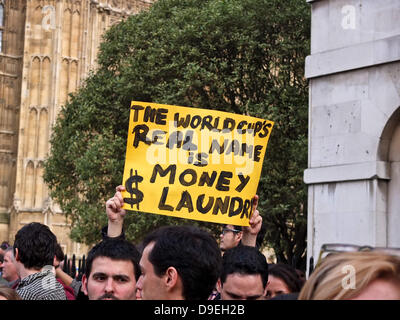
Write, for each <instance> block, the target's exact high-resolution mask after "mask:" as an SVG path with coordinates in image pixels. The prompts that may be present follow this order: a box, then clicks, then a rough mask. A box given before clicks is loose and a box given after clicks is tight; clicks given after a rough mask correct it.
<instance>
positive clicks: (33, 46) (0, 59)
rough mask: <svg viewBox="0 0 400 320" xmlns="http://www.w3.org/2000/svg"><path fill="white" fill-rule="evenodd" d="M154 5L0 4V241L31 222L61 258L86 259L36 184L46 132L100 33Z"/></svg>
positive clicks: (138, 1)
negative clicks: (54, 243) (54, 241)
mask: <svg viewBox="0 0 400 320" xmlns="http://www.w3.org/2000/svg"><path fill="white" fill-rule="evenodd" d="M153 2H154V1H153V0H82V1H78V0H0V241H3V240H7V241H10V242H11V243H12V242H13V239H14V236H15V233H16V232H17V230H18V229H19V228H21V227H22V226H23V225H24V224H27V223H29V222H32V221H36V222H41V223H44V224H46V225H48V226H49V227H50V229H51V230H52V231H53V232H54V233H55V234H56V235H57V238H58V240H59V242H60V244H61V245H62V247H63V249H64V251H65V253H67V254H69V255H70V254H72V253H75V254H78V255H79V254H82V253H85V252H84V251H83V250H86V249H83V247H81V246H80V244H78V243H74V242H72V241H71V240H70V238H69V223H68V221H67V220H66V218H65V216H64V215H63V214H62V212H61V210H60V208H59V207H58V206H57V204H56V203H54V202H53V201H52V200H51V199H50V197H49V192H48V189H47V187H46V185H45V184H44V182H43V179H42V176H43V161H44V160H45V158H46V155H47V153H48V151H49V149H50V145H49V138H50V135H51V128H52V125H53V124H54V122H55V120H56V118H57V115H58V112H59V110H60V107H61V106H62V105H63V104H65V102H66V101H67V100H68V93H71V92H74V91H75V90H76V89H77V88H78V87H79V86H80V84H81V83H82V80H83V79H84V78H85V76H86V75H87V74H88V72H89V71H90V70H91V69H94V68H95V67H96V55H97V50H98V47H99V43H100V41H101V36H102V34H103V33H104V31H105V30H106V29H107V28H108V27H109V26H111V25H112V24H114V23H116V22H118V21H121V19H124V18H126V17H128V16H129V15H131V14H136V13H138V12H139V11H141V10H145V9H148V8H149V7H150V5H151V4H152V3H153ZM82 251H83V252H82Z"/></svg>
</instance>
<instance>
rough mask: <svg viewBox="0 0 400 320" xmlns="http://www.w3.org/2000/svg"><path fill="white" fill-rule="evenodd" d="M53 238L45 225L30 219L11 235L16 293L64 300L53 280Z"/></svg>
mask: <svg viewBox="0 0 400 320" xmlns="http://www.w3.org/2000/svg"><path fill="white" fill-rule="evenodd" d="M56 245H57V238H56V236H55V235H54V233H52V232H51V231H50V229H49V227H47V226H45V225H43V224H41V223H37V222H32V223H29V224H27V225H25V226H24V227H22V228H21V229H20V230H18V232H17V234H16V235H15V241H14V257H15V263H16V268H17V272H18V275H19V277H20V279H21V280H20V283H19V285H18V287H17V289H16V291H17V293H18V294H19V295H20V296H21V298H22V299H25V300H66V296H65V293H64V288H63V287H62V285H61V284H60V283H58V282H57V281H56V278H55V275H54V273H53V259H54V255H55V248H56Z"/></svg>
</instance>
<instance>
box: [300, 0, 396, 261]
mask: <svg viewBox="0 0 400 320" xmlns="http://www.w3.org/2000/svg"><path fill="white" fill-rule="evenodd" d="M307 2H309V3H310V6H311V11H312V28H311V55H310V56H309V57H307V60H306V77H307V78H308V79H309V81H310V82H309V84H310V93H309V160H308V169H307V170H306V171H305V172H304V181H305V183H307V184H308V186H309V187H308V237H307V238H308V248H307V250H308V257H309V258H310V257H311V256H313V257H314V258H316V257H318V253H319V251H320V248H321V245H322V244H324V243H349V244H356V245H371V246H383V247H385V246H391V247H400V232H399V229H398V228H399V226H400V196H399V194H400V23H399V21H400V1H398V0H379V1H376V0H319V1H315V0H307Z"/></svg>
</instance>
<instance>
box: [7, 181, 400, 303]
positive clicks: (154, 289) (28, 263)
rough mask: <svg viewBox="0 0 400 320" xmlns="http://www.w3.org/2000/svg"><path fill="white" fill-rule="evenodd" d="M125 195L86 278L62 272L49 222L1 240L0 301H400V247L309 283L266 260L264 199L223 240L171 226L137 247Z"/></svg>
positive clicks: (347, 262) (341, 263)
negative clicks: (126, 225) (130, 236)
mask: <svg viewBox="0 0 400 320" xmlns="http://www.w3.org/2000/svg"><path fill="white" fill-rule="evenodd" d="M123 190H124V187H123V186H118V187H117V188H116V193H115V195H114V196H113V197H112V198H110V199H109V200H108V201H107V202H106V213H107V217H108V225H107V226H106V227H104V228H103V229H102V230H101V233H102V238H103V240H102V241H101V242H99V243H97V244H96V245H95V246H94V247H93V248H91V249H90V251H89V253H88V256H87V261H86V269H85V272H84V275H83V276H82V279H81V281H80V280H78V279H77V278H73V277H71V276H70V275H69V274H67V273H65V272H64V271H63V270H62V268H61V267H60V266H61V264H62V263H63V259H64V254H63V252H62V249H61V247H60V245H59V244H58V243H57V238H56V236H55V235H54V233H53V232H51V230H50V229H49V228H48V227H47V226H46V225H43V224H41V223H36V222H34V223H30V224H27V225H25V226H23V227H22V228H21V229H20V230H18V232H17V234H16V235H15V239H14V243H13V245H12V246H11V245H10V244H8V243H7V242H3V243H2V244H1V246H0V258H1V260H0V262H1V265H0V268H1V272H2V273H1V283H0V299H3V300H4V299H5V300H82V299H86V300H87V299H89V300H116V299H119V300H297V299H298V300H332V299H394V300H400V258H399V256H398V255H397V252H396V250H391V251H390V252H389V251H385V252H383V250H369V251H362V252H360V251H359V250H354V252H345V253H340V252H335V253H331V254H329V255H328V256H327V257H324V258H323V259H321V261H319V262H318V264H317V266H316V268H315V270H314V272H313V273H312V274H311V276H310V277H309V279H305V276H304V272H301V271H300V270H297V269H295V268H293V267H292V266H290V265H287V264H282V263H277V264H269V263H267V259H266V257H265V255H264V254H263V253H262V252H261V251H260V248H259V246H260V243H261V242H262V234H263V231H262V226H263V223H262V218H261V215H260V214H259V212H258V210H257V205H258V197H257V196H255V199H254V201H253V208H252V209H253V211H252V212H253V214H252V216H251V218H250V224H249V226H248V227H241V226H235V225H224V226H223V228H222V230H221V235H220V239H219V242H218V241H217V240H216V239H215V238H214V237H213V236H212V235H211V234H209V233H208V232H206V231H205V230H202V229H200V228H198V227H194V226H165V227H161V228H158V229H156V230H154V231H153V232H151V233H149V234H148V235H147V236H146V237H145V238H144V240H143V241H142V243H140V245H138V246H137V245H135V244H133V243H131V242H130V241H128V240H126V239H125V235H124V231H123V222H124V217H125V215H126V212H125V210H124V209H123V208H122V207H123V198H122V194H121V192H122V191H123ZM264 231H265V230H264ZM260 235H261V236H260Z"/></svg>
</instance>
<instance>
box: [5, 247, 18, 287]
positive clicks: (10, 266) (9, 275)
mask: <svg viewBox="0 0 400 320" xmlns="http://www.w3.org/2000/svg"><path fill="white" fill-rule="evenodd" d="M2 275H3V278H4V279H6V280H7V281H14V280H16V279H17V277H18V274H17V269H16V267H15V264H14V256H13V253H12V252H11V251H7V252H6V253H5V255H4V262H3V274H2Z"/></svg>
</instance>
